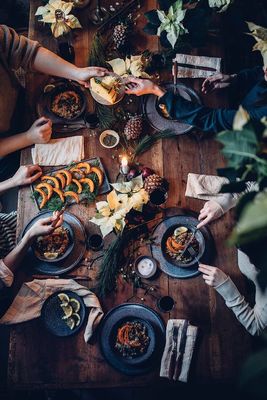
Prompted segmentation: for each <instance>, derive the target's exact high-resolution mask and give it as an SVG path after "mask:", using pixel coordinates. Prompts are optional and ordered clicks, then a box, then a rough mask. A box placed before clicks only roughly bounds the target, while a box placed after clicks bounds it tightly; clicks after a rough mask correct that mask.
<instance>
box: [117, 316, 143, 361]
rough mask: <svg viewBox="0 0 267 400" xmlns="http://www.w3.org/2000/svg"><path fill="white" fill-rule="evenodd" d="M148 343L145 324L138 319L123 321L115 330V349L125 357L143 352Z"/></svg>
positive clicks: (131, 356)
mask: <svg viewBox="0 0 267 400" xmlns="http://www.w3.org/2000/svg"><path fill="white" fill-rule="evenodd" d="M149 343H150V337H149V336H148V332H147V328H146V326H145V325H144V324H143V323H142V322H140V321H128V322H125V323H123V324H122V325H121V326H120V327H119V328H118V331H117V336H116V343H115V349H116V350H117V351H118V352H119V353H120V354H121V355H122V356H123V357H127V358H134V357H138V356H141V355H142V354H144V353H145V352H146V350H147V348H148V345H149Z"/></svg>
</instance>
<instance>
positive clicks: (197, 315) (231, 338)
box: [8, 0, 250, 389]
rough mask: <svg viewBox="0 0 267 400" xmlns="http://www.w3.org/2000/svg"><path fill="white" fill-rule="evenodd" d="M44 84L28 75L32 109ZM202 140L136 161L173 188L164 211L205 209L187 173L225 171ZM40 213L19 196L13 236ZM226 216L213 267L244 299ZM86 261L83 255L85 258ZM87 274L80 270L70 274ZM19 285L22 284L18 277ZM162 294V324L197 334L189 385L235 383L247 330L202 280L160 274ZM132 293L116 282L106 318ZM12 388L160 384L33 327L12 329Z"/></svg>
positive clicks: (183, 140)
mask: <svg viewBox="0 0 267 400" xmlns="http://www.w3.org/2000/svg"><path fill="white" fill-rule="evenodd" d="M144 3H145V5H144V6H143V7H142V9H141V13H142V12H145V11H146V10H149V9H153V8H156V1H154V0H148V1H145V2H144ZM40 4H41V0H32V1H31V15H30V31H29V36H30V38H32V39H36V40H39V41H40V42H41V43H42V44H43V45H44V46H46V47H48V48H51V49H53V43H54V42H53V40H52V39H51V37H49V36H48V35H46V34H44V33H43V32H41V30H40V27H39V25H38V23H37V22H36V19H35V17H34V13H35V10H36V8H37V6H38V5H40ZM80 19H81V23H82V25H83V26H84V27H87V25H88V21H87V10H85V11H83V12H82V13H81V15H80ZM142 26H144V18H143V17H141V18H140V19H139V20H138V27H139V28H140V29H139V32H140V34H139V39H138V43H139V44H140V46H139V47H140V50H142V49H146V48H149V49H150V50H151V51H153V50H154V51H155V50H157V49H158V41H157V38H156V37H154V36H153V37H151V36H146V35H145V34H143V33H142V32H141V28H142ZM93 32H94V30H93V28H92V26H91V25H90V26H89V27H88V28H85V29H83V30H82V31H79V32H78V33H77V37H76V41H75V52H76V64H77V65H78V66H86V65H87V60H88V54H89V49H90V41H91V38H92V35H93ZM194 54H200V55H211V56H221V55H222V54H223V49H221V48H220V47H219V46H217V45H215V44H211V45H210V46H208V47H207V48H204V49H201V51H198V52H195V53H194ZM43 81H44V77H43V76H40V75H38V74H36V73H35V74H32V75H31V77H30V79H29V82H28V88H27V89H28V94H29V99H30V101H31V104H32V105H34V104H35V99H36V96H37V95H38V89H39V90H40V84H41V83H42V82H43ZM192 85H193V87H194V89H195V90H197V91H198V92H200V85H201V82H200V81H199V80H196V81H194V82H192ZM204 102H205V103H206V104H207V105H210V106H213V107H216V106H217V107H218V106H223V105H227V98H226V96H225V95H224V94H216V95H209V96H206V97H205V98H204ZM79 134H83V135H84V136H85V155H86V157H94V156H100V157H101V158H102V160H103V161H104V165H105V167H106V169H107V171H108V173H109V176H110V179H111V181H112V180H114V179H115V177H116V174H117V172H118V165H117V164H116V163H115V162H114V160H113V159H112V158H111V154H110V151H109V150H105V149H104V148H103V147H101V146H100V144H99V141H98V138H97V137H92V136H90V132H89V131H88V130H87V129H84V130H82V131H79ZM199 138H200V136H199V135H185V136H181V137H178V138H177V140H171V141H170V140H166V141H164V142H160V143H158V144H157V145H155V146H154V147H153V148H152V149H151V150H150V151H148V152H147V153H145V154H144V155H143V156H142V157H141V158H140V161H141V162H143V163H144V164H145V165H147V166H150V167H152V168H153V169H154V170H155V171H156V172H157V173H158V174H160V175H161V176H164V177H166V178H167V180H168V181H169V182H170V192H169V198H168V203H167V206H179V207H183V208H188V209H191V210H194V211H196V212H198V211H199V210H200V208H201V207H202V206H203V202H201V201H199V200H195V199H190V198H185V196H184V193H185V186H186V180H187V174H188V173H189V172H195V173H204V174H216V168H218V167H222V166H223V165H224V162H223V159H222V156H221V154H220V152H219V148H218V144H217V143H216V142H215V140H214V139H213V138H210V137H209V138H204V139H202V140H200V139H199ZM21 162H22V164H27V163H30V162H31V155H30V149H25V150H23V151H22V157H21ZM71 212H73V213H74V214H75V215H76V216H77V217H78V218H80V220H81V221H83V222H84V223H85V224H86V222H87V221H88V219H89V217H91V216H92V215H93V214H94V206H92V207H89V208H86V207H85V206H81V205H79V206H74V207H72V208H71ZM36 213H37V209H36V206H35V205H34V204H33V203H32V202H31V201H30V189H29V188H25V189H22V190H20V193H19V202H18V234H19V233H20V232H21V230H22V228H23V227H24V226H25V224H26V223H27V221H28V220H30V219H31V218H32V217H33V216H34V215H35V214H36ZM231 226H232V223H231V216H230V214H229V213H228V214H227V215H226V216H224V218H222V219H220V220H219V221H218V222H215V223H213V224H212V226H211V231H212V234H213V236H214V238H215V241H216V247H217V252H218V254H217V256H216V259H215V260H214V264H215V265H217V266H220V267H221V268H222V269H223V270H224V271H225V272H226V273H227V274H229V275H230V276H231V277H232V278H233V280H234V281H235V283H236V284H237V286H238V287H239V289H240V290H241V291H242V293H245V281H244V278H243V276H242V275H241V273H240V271H239V269H238V267H237V259H236V251H235V249H233V248H228V247H227V245H226V244H225V239H226V238H227V235H228V233H229V231H230V229H231ZM90 256H91V254H88V257H90ZM80 273H81V274H83V273H85V271H84V269H83V267H79V268H77V269H76V270H75V271H74V274H75V275H76V274H80ZM96 273H97V267H94V268H93V270H92V271H90V276H91V278H92V281H88V282H86V283H85V282H82V283H83V284H88V287H91V286H93V285H94V284H95V275H96ZM18 280H19V278H18ZM157 285H158V286H159V287H160V289H159V293H160V294H162V295H166V294H169V295H170V296H172V297H174V299H175V301H176V303H175V308H174V309H173V311H172V312H171V313H170V314H162V317H163V319H164V320H165V321H166V322H167V320H168V319H169V318H186V319H188V320H190V321H191V323H193V324H195V325H197V326H199V327H200V341H199V345H198V347H197V349H196V355H195V358H194V361H193V363H192V368H191V379H192V381H194V382H211V381H218V380H219V381H229V380H233V379H234V378H235V377H236V374H237V372H238V369H239V366H240V365H241V363H242V362H243V360H244V358H245V357H246V356H247V355H248V353H249V350H250V338H249V335H248V334H247V333H246V332H245V330H244V328H243V327H242V326H241V325H240V324H239V323H238V321H237V320H236V319H235V317H234V315H233V314H232V312H231V311H230V310H228V309H227V307H226V306H225V304H224V301H223V299H222V298H221V297H220V296H219V295H217V294H216V292H215V290H214V289H212V288H210V287H208V286H207V285H206V284H205V283H204V281H203V279H202V277H201V276H199V277H196V278H194V279H189V280H179V279H171V278H169V277H168V276H167V275H165V274H163V273H162V274H161V275H160V277H159V278H158V281H157ZM131 293H132V287H131V286H130V285H127V284H125V283H123V282H121V281H120V282H119V285H118V291H117V292H116V293H112V294H111V295H109V296H107V298H105V299H104V301H103V302H102V305H103V309H104V310H105V311H108V310H109V309H111V308H112V307H113V306H116V305H118V304H120V303H122V302H124V301H125V300H126V299H127V298H129V297H130V296H131ZM146 304H147V305H149V306H151V307H152V308H155V300H154V299H153V298H152V297H151V298H150V297H149V298H147V299H146ZM8 381H9V387H10V388H13V389H17V388H27V389H34V388H68V387H80V388H82V387H115V386H142V385H147V384H149V383H153V384H154V385H155V384H161V383H162V380H161V379H160V378H159V371H158V369H156V370H155V371H154V372H152V373H150V374H148V375H145V376H141V377H127V376H124V375H122V374H120V373H118V372H117V371H115V370H113V369H112V368H111V367H110V366H109V365H107V363H106V362H105V361H104V359H103V357H102V355H101V354H100V351H99V347H98V345H97V343H95V344H94V345H88V344H85V343H84V340H83V332H81V333H80V334H79V335H78V336H74V337H72V338H70V339H67V340H59V339H58V338H52V337H51V336H50V335H48V334H47V332H46V331H45V330H44V329H42V327H41V324H40V321H39V320H34V321H31V322H28V323H23V324H20V325H18V326H14V327H12V329H11V337H10V354H9V368H8Z"/></svg>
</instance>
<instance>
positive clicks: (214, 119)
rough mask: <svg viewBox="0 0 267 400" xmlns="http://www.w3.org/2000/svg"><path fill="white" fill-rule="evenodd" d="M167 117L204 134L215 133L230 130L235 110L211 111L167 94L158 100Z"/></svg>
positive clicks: (211, 109) (220, 109) (169, 93)
mask: <svg viewBox="0 0 267 400" xmlns="http://www.w3.org/2000/svg"><path fill="white" fill-rule="evenodd" d="M159 103H160V104H163V105H165V107H166V110H167V112H168V114H169V116H170V117H171V118H172V119H176V120H179V121H181V122H184V123H186V124H189V125H192V126H194V127H195V128H198V129H200V130H202V131H205V132H212V133H217V132H221V131H223V130H227V129H231V128H232V126H233V120H234V116H235V114H236V111H237V109H225V108H217V109H213V108H210V107H205V106H203V105H200V104H197V103H193V102H191V101H188V100H186V99H184V98H183V97H181V96H177V95H174V94H173V93H171V92H167V93H165V94H164V96H162V97H161V98H160V100H159Z"/></svg>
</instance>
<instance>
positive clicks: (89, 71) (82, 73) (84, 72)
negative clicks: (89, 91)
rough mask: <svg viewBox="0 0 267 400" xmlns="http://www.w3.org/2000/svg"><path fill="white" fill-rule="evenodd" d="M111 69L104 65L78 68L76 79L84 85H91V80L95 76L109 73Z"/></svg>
mask: <svg viewBox="0 0 267 400" xmlns="http://www.w3.org/2000/svg"><path fill="white" fill-rule="evenodd" d="M109 73H110V71H109V70H108V69H106V68H102V67H85V68H78V69H77V72H76V73H75V76H74V79H75V80H76V81H77V82H79V83H80V84H81V85H83V86H84V87H86V88H88V87H89V80H90V79H91V78H93V77H95V76H105V75H108V74H109Z"/></svg>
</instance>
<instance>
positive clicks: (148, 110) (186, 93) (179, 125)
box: [142, 83, 201, 135]
mask: <svg viewBox="0 0 267 400" xmlns="http://www.w3.org/2000/svg"><path fill="white" fill-rule="evenodd" d="M163 87H164V88H165V89H166V90H168V91H173V90H174V87H173V83H166V84H164V85H163ZM176 93H177V95H180V96H182V97H184V98H185V99H186V100H189V101H192V102H195V103H198V104H201V101H200V98H199V96H198V94H197V93H196V92H195V91H194V90H193V89H191V88H190V87H188V86H185V85H183V84H181V83H178V84H177V85H176ZM142 108H143V113H144V115H145V117H146V119H147V121H148V123H149V124H150V125H151V126H152V128H154V129H156V130H157V131H162V130H165V129H171V130H172V131H174V132H176V134H177V135H183V134H185V133H189V132H190V131H191V130H192V129H193V126H192V125H188V124H185V123H183V122H179V121H178V120H174V119H169V118H166V117H164V116H163V114H162V112H161V111H160V110H159V107H158V97H157V96H154V95H152V94H150V95H147V96H143V97H142Z"/></svg>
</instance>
